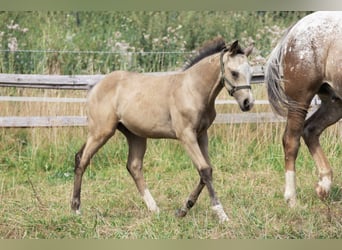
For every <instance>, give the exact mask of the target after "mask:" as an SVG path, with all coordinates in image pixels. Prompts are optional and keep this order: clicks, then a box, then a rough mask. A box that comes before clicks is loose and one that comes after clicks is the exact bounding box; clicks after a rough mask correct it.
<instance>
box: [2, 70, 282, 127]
mask: <svg viewBox="0 0 342 250" xmlns="http://www.w3.org/2000/svg"><path fill="white" fill-rule="evenodd" d="M253 72H254V73H253V76H252V84H259V83H263V82H264V70H263V67H262V66H257V67H254V69H253ZM171 73H173V72H158V73H146V74H156V75H162V74H171ZM103 77H104V75H73V76H66V75H31V74H0V89H1V87H18V88H39V89H70V90H86V89H89V88H90V87H91V86H92V85H94V84H95V83H97V82H98V81H99V80H100V79H102V78H103ZM5 101H6V102H9V101H15V102H68V103H76V102H85V101H86V99H85V98H52V97H50V98H48V97H23V96H3V95H1V94H0V102H5ZM231 103H234V104H235V103H236V102H235V101H233V100H217V101H216V105H222V104H231ZM255 104H256V105H258V104H268V101H267V100H256V102H255ZM282 121H284V119H282V118H280V117H277V116H275V115H274V114H273V113H239V114H231V113H230V114H218V115H217V117H216V119H215V121H214V123H247V122H249V123H260V122H282ZM86 124H87V119H86V117H84V116H38V117H37V116H33V117H32V116H30V117H20V116H7V117H3V116H1V104H0V127H20V128H26V127H52V126H85V125H86Z"/></svg>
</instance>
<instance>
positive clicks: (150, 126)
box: [120, 116, 175, 138]
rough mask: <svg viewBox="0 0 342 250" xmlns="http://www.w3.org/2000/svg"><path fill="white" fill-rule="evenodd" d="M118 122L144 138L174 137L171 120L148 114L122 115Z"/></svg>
mask: <svg viewBox="0 0 342 250" xmlns="http://www.w3.org/2000/svg"><path fill="white" fill-rule="evenodd" d="M120 122H121V123H122V124H123V125H124V126H125V127H126V128H127V129H128V130H130V131H131V132H132V133H134V134H136V135H138V136H141V137H146V138H175V132H174V131H173V129H172V126H171V122H170V121H168V120H160V119H155V117H154V118H153V119H152V118H151V117H148V116H142V117H139V118H138V117H127V118H125V117H123V118H122V119H121V120H120Z"/></svg>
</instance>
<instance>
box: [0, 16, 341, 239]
mask: <svg viewBox="0 0 342 250" xmlns="http://www.w3.org/2000/svg"><path fill="white" fill-rule="evenodd" d="M305 14H306V13H305V12H263V11H260V12H257V11H254V12H246V11H244V12H229V11H228V12H227V11H222V12H221V11H217V12H211V11H206V12H201V13H200V12H194V11H193V12H192V11H184V12H182V11H181V12H0V72H1V73H28V74H98V73H107V72H109V71H112V70H115V69H117V68H122V69H128V70H137V71H168V70H174V69H176V68H179V67H181V66H182V65H183V63H184V61H185V60H186V58H187V57H188V56H189V55H190V54H191V53H192V51H193V50H194V49H195V48H197V47H198V46H199V45H200V44H202V43H203V42H204V41H206V40H209V39H211V38H212V37H214V36H217V35H222V36H223V37H225V38H226V41H227V42H231V41H232V40H234V39H239V40H240V41H241V43H242V44H243V45H245V46H247V45H248V44H249V43H251V42H254V43H255V48H256V49H255V51H254V52H253V55H252V57H251V58H250V60H251V63H252V64H253V65H256V64H263V63H264V62H265V60H266V58H267V56H268V54H269V52H270V50H271V49H272V48H273V46H275V43H276V41H277V39H279V37H280V36H281V34H282V32H283V30H284V29H285V28H286V27H288V25H290V24H291V23H293V22H294V21H295V20H298V19H299V18H300V17H301V16H303V15H305ZM118 43H119V44H118ZM9 45H11V46H9ZM15 45H16V46H17V47H15ZM119 45H120V46H121V45H127V46H128V47H127V48H126V49H127V50H125V51H124V52H125V53H123V54H122V53H121V52H122V48H121V50H120V51H121V52H120V51H117V50H119V49H120V46H119ZM118 46H119V47H118ZM11 49H13V50H11ZM20 50H26V52H22V51H20ZM27 50H31V51H27ZM68 51H69V52H68ZM77 51H79V53H78V52H77ZM82 51H83V52H82ZM84 51H102V52H103V53H95V52H94V53H84ZM108 51H112V52H113V53H112V54H108V53H104V52H108ZM116 51H117V52H120V53H121V54H120V53H119V54H115V53H114V52H116ZM155 51H159V52H160V51H164V52H174V51H176V52H177V53H173V54H172V53H170V54H168V53H164V54H158V55H157V54H151V55H150V54H148V53H145V54H144V53H143V52H155ZM179 52H180V54H179ZM129 53H132V54H129ZM123 55H124V56H126V55H133V56H132V57H127V56H126V57H122V56H123ZM142 55H144V56H142ZM161 55H163V56H161ZM166 55H167V56H166ZM168 56H170V58H169V57H168ZM128 59H129V60H128ZM130 60H131V61H130ZM252 91H253V93H254V94H255V97H256V99H258V100H265V99H267V96H266V94H265V86H264V85H262V84H261V85H258V86H256V85H254V86H253V87H252ZM0 95H4V96H46V97H86V95H87V93H86V92H85V91H60V90H33V89H20V88H18V89H17V88H0ZM225 98H230V97H228V96H227V94H226V93H222V94H220V97H219V99H225ZM218 112H219V113H228V112H232V113H237V112H240V111H239V109H238V107H237V105H220V106H219V107H218ZM251 112H271V110H270V108H269V107H268V106H267V105H256V106H255V107H254V108H253V110H252V111H251ZM85 114H86V109H85V106H84V104H82V103H74V104H70V103H69V104H67V103H36V102H28V103H23V102H1V103H0V115H1V116H49V115H52V116H54V115H56V116H58V115H85ZM284 125H285V124H284V123H281V122H279V123H254V124H220V125H219V124H215V125H213V126H212V127H211V128H210V130H209V139H210V140H209V151H210V156H211V161H212V164H213V165H214V172H213V178H214V186H215V188H216V191H217V194H218V197H219V198H220V200H221V203H222V205H223V207H224V209H225V211H226V212H227V214H228V216H229V218H230V221H229V222H227V223H225V224H218V219H217V218H216V216H215V214H213V212H212V211H211V208H210V201H209V197H208V192H207V190H204V191H203V193H202V194H201V196H200V198H199V200H198V202H197V203H196V205H195V206H194V207H193V208H192V210H191V211H190V212H189V213H188V215H187V216H186V217H185V218H182V219H180V218H176V217H175V216H174V212H175V211H176V209H178V208H180V207H181V205H182V203H183V202H184V201H185V199H186V198H187V196H188V195H189V194H190V192H191V191H192V189H193V188H194V187H195V185H196V184H197V182H198V180H199V176H198V173H197V171H196V170H195V168H194V166H193V165H192V163H191V161H190V159H189V158H188V156H187V155H186V154H185V152H184V150H183V148H182V147H181V145H180V144H179V143H178V142H177V141H171V140H150V141H148V149H147V152H146V156H145V160H144V174H145V179H146V181H147V183H148V185H149V188H150V191H151V193H152V195H153V196H154V198H155V200H156V202H157V204H158V205H159V208H160V210H161V211H160V213H159V214H158V215H156V214H151V213H150V212H148V210H147V209H146V207H145V204H144V203H143V201H142V199H141V197H140V195H139V193H138V191H137V189H136V187H135V185H134V182H133V180H132V179H131V177H130V176H129V173H128V172H127V170H126V167H125V165H126V157H127V145H126V141H125V138H124V137H123V136H122V135H121V134H120V133H119V132H118V133H116V134H115V136H114V137H113V138H112V139H111V140H110V141H109V142H108V143H107V144H106V145H105V146H104V147H103V148H102V149H101V150H100V151H99V152H98V154H97V155H96V156H95V157H94V158H93V160H92V162H91V164H90V166H89V167H88V169H87V171H86V173H85V176H84V182H83V186H82V188H83V189H82V197H81V201H82V207H81V211H82V215H81V216H76V215H75V214H73V213H72V212H71V209H70V200H71V195H72V188H73V170H74V155H75V153H76V152H77V151H78V150H79V149H80V147H81V146H82V145H83V143H84V142H85V139H86V136H87V129H86V128H85V127H65V128H56V127H53V128H26V129H19V128H10V129H9V128H6V129H5V128H0V238H2V239H293V238H295V239H341V238H342V165H341V159H342V144H341V137H342V134H341V133H342V127H341V125H342V124H341V122H340V123H338V124H335V125H333V126H332V127H330V128H329V129H328V130H327V131H325V132H324V134H323V135H322V146H323V148H324V150H325V152H326V154H327V157H328V159H329V160H330V163H331V165H332V166H333V170H334V182H333V186H332V190H331V194H330V196H329V197H328V199H327V200H326V201H325V202H322V201H320V200H319V199H318V198H317V197H316V194H315V192H314V186H315V184H316V183H317V181H318V176H317V173H316V169H315V165H314V162H313V160H312V158H311V156H310V154H309V152H308V150H307V149H306V147H305V145H304V143H303V141H302V147H301V149H300V153H299V156H298V160H297V192H298V203H299V204H298V206H297V207H295V208H293V209H289V208H288V207H287V206H286V204H285V201H284V198H283V191H284V181H285V178H284V169H283V151H282V146H281V138H282V134H283V131H284Z"/></svg>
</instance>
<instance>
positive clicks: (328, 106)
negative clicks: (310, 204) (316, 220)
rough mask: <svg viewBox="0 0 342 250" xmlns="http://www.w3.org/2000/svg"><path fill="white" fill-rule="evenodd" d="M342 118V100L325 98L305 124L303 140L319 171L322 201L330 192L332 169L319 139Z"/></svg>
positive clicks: (318, 188) (319, 188)
mask: <svg viewBox="0 0 342 250" xmlns="http://www.w3.org/2000/svg"><path fill="white" fill-rule="evenodd" d="M321 98H322V97H321ZM341 117H342V100H341V99H338V98H335V99H334V98H326V97H323V98H322V104H321V107H320V108H319V109H318V110H317V111H316V112H315V113H314V114H313V115H312V116H311V117H310V118H309V119H308V120H307V121H306V122H305V126H304V134H303V138H304V141H305V143H306V145H307V146H308V148H309V151H310V153H311V155H312V157H313V159H314V161H315V163H316V166H317V169H318V174H319V182H318V184H317V186H316V193H317V195H318V197H319V198H320V199H325V198H326V197H327V196H328V194H329V192H330V188H331V183H332V169H331V167H330V164H329V162H328V159H327V157H326V156H325V154H324V152H323V150H322V148H321V145H320V142H319V137H320V135H321V133H322V132H323V131H324V130H325V129H326V128H327V127H328V126H330V125H332V124H334V123H336V122H337V121H338V120H339V119H340V118H341Z"/></svg>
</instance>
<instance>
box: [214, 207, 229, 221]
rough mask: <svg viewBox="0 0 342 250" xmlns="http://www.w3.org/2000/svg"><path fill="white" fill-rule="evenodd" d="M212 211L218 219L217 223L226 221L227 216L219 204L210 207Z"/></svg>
mask: <svg viewBox="0 0 342 250" xmlns="http://www.w3.org/2000/svg"><path fill="white" fill-rule="evenodd" d="M211 209H212V210H214V211H215V213H216V214H217V216H218V217H219V221H220V223H223V222H226V221H228V220H229V219H228V216H227V215H226V213H225V212H224V210H223V207H222V205H221V204H218V205H215V206H212V207H211Z"/></svg>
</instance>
